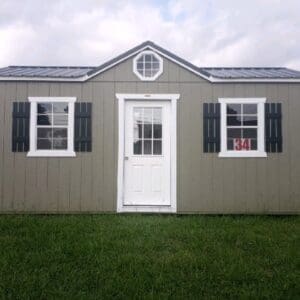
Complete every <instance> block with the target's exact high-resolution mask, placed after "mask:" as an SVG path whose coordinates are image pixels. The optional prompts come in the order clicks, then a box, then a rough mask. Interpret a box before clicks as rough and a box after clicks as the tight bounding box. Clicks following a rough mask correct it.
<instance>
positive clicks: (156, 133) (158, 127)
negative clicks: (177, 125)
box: [153, 124, 162, 139]
mask: <svg viewBox="0 0 300 300" xmlns="http://www.w3.org/2000/svg"><path fill="white" fill-rule="evenodd" d="M153 131H154V132H153V133H154V136H153V137H154V138H155V139H161V137H162V125H161V124H154V125H153Z"/></svg>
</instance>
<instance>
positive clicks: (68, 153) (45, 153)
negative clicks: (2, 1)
mask: <svg viewBox="0 0 300 300" xmlns="http://www.w3.org/2000/svg"><path fill="white" fill-rule="evenodd" d="M75 156H76V153H75V152H74V151H48V150H45V151H44V150H39V151H29V152H28V153H27V157H75Z"/></svg>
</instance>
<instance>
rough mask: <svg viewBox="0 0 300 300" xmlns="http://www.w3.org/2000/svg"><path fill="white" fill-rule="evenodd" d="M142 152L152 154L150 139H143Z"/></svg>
mask: <svg viewBox="0 0 300 300" xmlns="http://www.w3.org/2000/svg"><path fill="white" fill-rule="evenodd" d="M144 154H152V141H151V140H144Z"/></svg>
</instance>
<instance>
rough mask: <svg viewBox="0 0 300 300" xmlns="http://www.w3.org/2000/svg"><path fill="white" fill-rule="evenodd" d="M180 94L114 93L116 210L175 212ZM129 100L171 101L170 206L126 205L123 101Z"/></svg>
mask: <svg viewBox="0 0 300 300" xmlns="http://www.w3.org/2000/svg"><path fill="white" fill-rule="evenodd" d="M179 97H180V94H118V93H117V94H116V98H117V99H118V102H119V116H118V117H119V130H118V135H119V138H118V141H119V143H118V145H119V147H118V180H117V188H118V191H117V212H161V213H163V212H165V213H176V212H177V100H178V99H179ZM130 100H134V101H137V100H141V101H143V100H144V101H147V100H165V101H171V193H170V195H171V205H170V206H126V205H124V204H123V195H124V154H125V140H124V138H125V137H124V135H125V102H126V101H130Z"/></svg>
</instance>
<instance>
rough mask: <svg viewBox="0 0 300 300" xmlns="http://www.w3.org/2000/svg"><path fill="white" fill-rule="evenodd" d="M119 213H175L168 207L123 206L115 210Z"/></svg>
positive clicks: (172, 208)
mask: <svg viewBox="0 0 300 300" xmlns="http://www.w3.org/2000/svg"><path fill="white" fill-rule="evenodd" d="M117 211H118V212H119V213H121V212H145V213H146V212H149V213H154V212H157V213H176V210H175V209H174V207H171V206H170V205H168V206H167V205H123V206H122V207H119V208H118V210H117Z"/></svg>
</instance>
